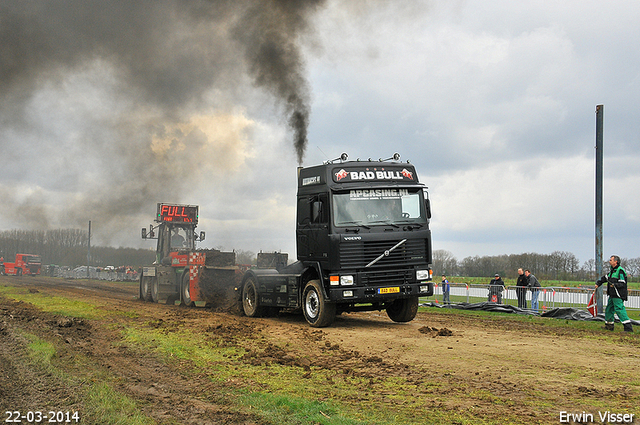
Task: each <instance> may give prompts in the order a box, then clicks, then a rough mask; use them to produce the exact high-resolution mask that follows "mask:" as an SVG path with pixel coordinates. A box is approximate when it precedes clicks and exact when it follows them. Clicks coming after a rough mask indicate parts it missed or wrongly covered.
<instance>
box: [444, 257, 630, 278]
mask: <svg viewBox="0 0 640 425" xmlns="http://www.w3.org/2000/svg"><path fill="white" fill-rule="evenodd" d="M608 260H609V258H608V257H607V258H606V259H605V261H603V263H604V264H603V268H602V270H603V271H604V272H606V271H608V270H609V261H608ZM621 265H622V267H623V268H624V269H625V270H626V271H627V274H628V275H629V278H635V279H638V277H640V257H639V258H621ZM519 268H523V269H529V270H531V273H533V274H535V275H536V277H537V278H538V279H545V280H565V281H595V280H596V279H597V278H598V276H596V262H595V260H594V259H593V258H592V259H589V260H587V261H585V262H584V263H582V264H581V263H580V261H579V260H578V258H577V257H576V256H575V255H573V254H572V253H570V252H566V251H554V252H552V253H551V254H538V253H535V252H527V253H522V254H509V255H507V254H504V255H495V256H483V257H481V256H478V255H476V256H470V257H465V258H464V259H462V260H460V261H458V260H457V259H456V257H455V256H454V255H453V254H452V253H451V252H449V251H446V250H436V251H434V252H433V270H434V275H442V274H446V275H447V276H487V277H493V275H494V274H496V273H499V274H500V276H502V277H507V278H514V279H515V278H516V277H517V274H518V269H519Z"/></svg>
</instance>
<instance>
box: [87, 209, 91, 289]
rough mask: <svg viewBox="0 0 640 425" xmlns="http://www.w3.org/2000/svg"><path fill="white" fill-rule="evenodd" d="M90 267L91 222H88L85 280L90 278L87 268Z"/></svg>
mask: <svg viewBox="0 0 640 425" xmlns="http://www.w3.org/2000/svg"><path fill="white" fill-rule="evenodd" d="M90 266H91V220H89V239H88V240H87V279H90V278H91V275H90V274H89V267H90Z"/></svg>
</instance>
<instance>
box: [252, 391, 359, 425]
mask: <svg viewBox="0 0 640 425" xmlns="http://www.w3.org/2000/svg"><path fill="white" fill-rule="evenodd" d="M240 401H241V402H242V403H243V404H244V405H245V406H248V407H249V409H257V410H258V411H259V412H260V416H262V417H263V418H264V419H266V420H268V421H270V422H273V423H286V424H307V423H311V424H323V425H359V424H362V425H364V424H368V423H370V422H369V421H366V422H362V421H360V420H357V419H352V418H345V417H344V416H343V415H342V414H341V413H340V408H338V407H336V406H334V404H333V403H331V402H320V401H315V400H307V399H304V398H301V397H292V396H281V395H276V394H270V393H261V392H252V393H250V394H247V395H244V396H242V397H241V398H240Z"/></svg>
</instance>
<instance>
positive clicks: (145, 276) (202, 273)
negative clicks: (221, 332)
mask: <svg viewBox="0 0 640 425" xmlns="http://www.w3.org/2000/svg"><path fill="white" fill-rule="evenodd" d="M155 221H156V223H158V224H156V225H155V226H154V225H150V226H149V229H148V230H147V229H146V228H143V229H142V238H143V239H157V240H158V243H157V247H156V260H155V261H154V263H153V264H152V265H150V266H146V267H143V269H142V274H141V275H140V299H143V300H145V301H150V302H156V303H157V302H166V303H167V304H175V302H176V301H180V304H181V305H187V306H192V305H195V302H196V301H203V302H205V303H207V304H210V305H217V306H220V305H221V302H222V301H225V302H231V301H232V300H233V302H232V304H237V301H236V300H235V298H236V295H235V283H236V274H237V273H240V272H239V268H238V267H237V266H236V265H235V252H222V251H219V250H215V249H213V250H197V249H196V247H195V244H196V242H198V241H203V240H204V238H205V233H204V232H200V233H199V234H197V233H196V231H195V229H196V227H197V225H198V206H197V205H181V204H165V203H158V206H157V215H156V220H155Z"/></svg>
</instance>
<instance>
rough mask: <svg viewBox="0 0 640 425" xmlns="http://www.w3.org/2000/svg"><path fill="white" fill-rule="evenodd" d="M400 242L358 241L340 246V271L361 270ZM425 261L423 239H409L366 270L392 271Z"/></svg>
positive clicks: (425, 252) (425, 250)
mask: <svg viewBox="0 0 640 425" xmlns="http://www.w3.org/2000/svg"><path fill="white" fill-rule="evenodd" d="M398 242H400V240H389V241H359V242H350V243H342V244H340V265H341V268H342V269H356V270H359V269H363V268H364V267H365V266H366V265H367V264H369V263H370V262H372V261H373V260H375V259H376V258H378V256H380V255H381V254H382V253H384V252H385V250H388V249H391V248H393V247H394V246H395V245H396V244H397V243H398ZM426 261H427V248H426V241H425V240H424V239H409V240H407V241H406V242H405V243H403V244H402V245H400V246H399V247H397V248H396V249H395V250H393V251H391V253H390V254H389V256H388V257H383V258H381V259H380V260H379V261H378V262H377V263H375V264H374V265H372V266H371V267H370V268H368V269H367V270H370V271H372V272H373V271H374V270H380V269H385V268H386V269H394V268H398V267H401V268H402V267H404V266H413V265H419V264H424V263H425V262H426Z"/></svg>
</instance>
